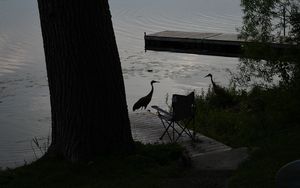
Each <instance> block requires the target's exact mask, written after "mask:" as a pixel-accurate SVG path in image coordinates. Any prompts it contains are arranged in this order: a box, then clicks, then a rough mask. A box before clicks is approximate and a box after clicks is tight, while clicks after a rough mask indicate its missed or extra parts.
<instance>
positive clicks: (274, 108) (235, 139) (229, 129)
mask: <svg viewBox="0 0 300 188" xmlns="http://www.w3.org/2000/svg"><path fill="white" fill-rule="evenodd" d="M297 93H299V92H298V91H297V90H296V89H294V88H287V87H282V86H278V87H273V88H269V89H264V88H260V87H254V88H253V89H252V90H251V91H249V92H246V91H237V90H235V89H230V90H227V94H228V96H229V97H230V100H226V101H230V103H229V104H227V105H225V106H226V107H224V104H221V103H223V102H224V99H220V96H216V95H214V93H213V92H211V91H209V92H208V93H206V94H202V95H200V96H198V97H197V117H196V122H197V123H198V125H199V126H198V127H197V129H198V131H199V132H201V133H203V134H205V135H208V136H210V137H213V138H215V139H217V140H219V141H221V142H224V143H226V144H228V145H230V146H232V147H241V146H247V147H248V148H249V151H250V158H249V160H247V161H246V162H245V163H243V164H242V165H241V166H240V167H239V168H238V170H237V171H236V172H234V174H233V176H232V177H231V180H230V184H229V185H230V186H229V187H234V188H235V187H245V188H247V187H256V188H259V187H263V188H267V187H274V186H275V176H276V172H277V171H278V170H279V169H280V167H282V166H283V165H284V164H286V163H288V162H291V161H293V160H296V159H299V158H300V149H299V146H300V137H299V133H300V126H299V122H300V121H299V120H300V119H299V117H300V112H299V105H300V102H299V98H298V95H297Z"/></svg>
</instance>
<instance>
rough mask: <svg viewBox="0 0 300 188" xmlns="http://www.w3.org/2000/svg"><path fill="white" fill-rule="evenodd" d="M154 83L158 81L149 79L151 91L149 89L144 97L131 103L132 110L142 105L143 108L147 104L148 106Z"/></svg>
mask: <svg viewBox="0 0 300 188" xmlns="http://www.w3.org/2000/svg"><path fill="white" fill-rule="evenodd" d="M154 83H159V82H158V81H155V80H152V81H151V91H150V93H149V94H148V95H146V96H145V97H142V98H140V99H139V100H138V101H137V102H136V103H135V104H134V105H133V108H132V110H133V111H135V110H137V109H139V108H142V107H144V109H146V108H147V106H148V104H149V103H150V101H151V98H152V94H153V90H154V88H153V84H154Z"/></svg>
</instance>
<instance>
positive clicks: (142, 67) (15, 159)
mask: <svg viewBox="0 0 300 188" xmlns="http://www.w3.org/2000/svg"><path fill="white" fill-rule="evenodd" d="M239 4H240V1H239V0H185V1H182V0H152V1H149V0H110V6H111V11H112V15H113V23H114V29H115V33H116V37H117V43H118V48H119V53H120V57H121V61H122V69H123V75H124V78H125V87H126V97H127V104H128V109H129V112H130V113H132V110H131V109H132V106H133V104H134V102H135V101H136V100H137V99H138V98H140V97H141V96H144V95H146V94H147V93H148V92H149V91H150V81H151V80H153V79H155V80H159V81H160V84H157V85H155V91H154V94H153V99H152V101H151V103H150V105H154V104H156V105H161V106H165V96H166V94H167V93H168V94H169V95H171V94H173V93H179V94H185V93H187V92H188V91H191V90H194V89H195V91H196V92H201V89H206V88H207V87H208V86H209V84H210V82H209V80H208V79H204V78H203V77H204V76H205V75H206V74H208V73H212V74H213V75H215V80H216V81H217V82H218V83H219V84H222V85H226V84H228V80H229V73H228V72H227V70H231V71H234V70H235V69H236V65H237V63H238V59H236V58H224V57H214V56H202V55H189V54H179V53H167V52H152V51H147V52H145V51H144V40H143V35H144V32H147V33H154V32H159V31H163V30H179V31H196V32H197V31H198V32H205V31H209V32H227V33H233V32H235V31H236V30H235V29H236V28H237V27H239V26H240V25H241V11H240V7H239ZM148 70H152V72H148ZM150 105H149V106H150ZM50 119H51V118H50V102H49V91H48V85H47V76H46V68H45V62H44V54H43V44H42V38H41V31H40V24H39V19H38V9H37V4H36V1H35V0H0V167H14V166H18V165H21V164H24V162H25V161H27V162H30V161H32V160H34V159H35V155H34V152H33V151H34V150H33V149H32V147H34V146H32V143H31V140H32V139H33V138H34V137H37V138H46V137H47V135H49V134H50V133H51V128H50V125H51V122H50ZM44 141H45V140H41V143H43V142H44ZM35 152H36V155H37V157H38V156H40V154H41V152H39V151H38V150H36V149H35Z"/></svg>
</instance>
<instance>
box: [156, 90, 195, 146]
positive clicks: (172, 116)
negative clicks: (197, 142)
mask: <svg viewBox="0 0 300 188" xmlns="http://www.w3.org/2000/svg"><path fill="white" fill-rule="evenodd" d="M194 100H195V94H194V92H191V93H190V94H188V95H178V94H174V95H173V97H172V109H171V112H167V111H165V110H163V109H161V108H159V107H158V106H152V108H154V109H155V110H157V115H158V117H159V118H160V120H161V122H162V124H163V126H164V128H165V130H164V132H163V134H162V135H161V137H160V140H161V139H162V138H163V137H164V136H165V135H168V137H169V138H170V140H171V142H177V141H178V139H179V138H180V137H181V136H182V135H183V133H186V134H187V135H188V136H189V137H190V138H191V139H192V140H194V138H195V135H194V132H193V133H191V131H190V130H189V129H188V128H187V127H186V125H188V124H189V123H190V122H192V123H193V125H194V116H195V103H194ZM170 132H171V133H170Z"/></svg>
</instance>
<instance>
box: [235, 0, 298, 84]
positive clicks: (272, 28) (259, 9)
mask: <svg viewBox="0 0 300 188" xmlns="http://www.w3.org/2000/svg"><path fill="white" fill-rule="evenodd" d="M241 6H242V8H243V13H244V16H243V26H242V28H241V31H240V37H241V38H243V39H245V40H247V41H252V42H259V43H251V44H247V45H245V48H244V51H245V53H246V54H245V57H254V58H253V59H249V58H241V64H240V65H239V66H240V73H239V75H236V76H235V78H234V80H235V81H237V82H238V83H240V84H245V85H247V84H248V83H249V82H250V81H251V80H252V78H262V79H263V80H264V82H272V81H273V78H274V77H277V76H279V77H280V78H281V84H284V85H286V84H289V83H290V82H291V81H292V80H293V78H294V77H295V73H296V71H295V70H297V69H298V68H299V67H297V66H298V63H297V62H299V58H298V57H296V56H295V54H298V53H299V47H297V48H296V47H291V46H290V47H289V48H286V49H281V50H278V49H275V48H273V47H272V45H270V44H271V43H273V42H276V43H285V44H286V43H290V44H295V43H298V44H299V36H300V34H299V31H300V30H299V25H300V24H299V20H298V18H299V7H300V5H299V1H298V0H241Z"/></svg>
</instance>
